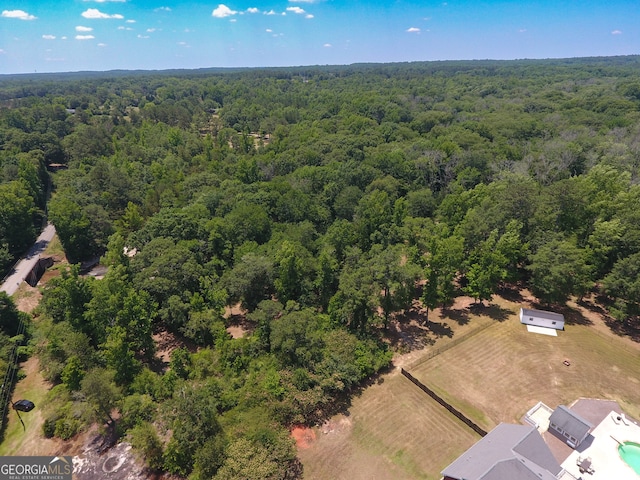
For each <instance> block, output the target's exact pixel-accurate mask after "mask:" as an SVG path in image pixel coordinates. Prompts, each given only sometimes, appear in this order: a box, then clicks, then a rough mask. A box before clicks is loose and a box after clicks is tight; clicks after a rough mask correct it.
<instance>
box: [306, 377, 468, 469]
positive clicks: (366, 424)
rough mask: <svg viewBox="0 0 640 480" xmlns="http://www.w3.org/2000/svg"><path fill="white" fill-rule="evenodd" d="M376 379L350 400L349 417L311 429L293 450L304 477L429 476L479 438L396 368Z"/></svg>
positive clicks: (337, 418) (335, 419) (342, 417)
mask: <svg viewBox="0 0 640 480" xmlns="http://www.w3.org/2000/svg"><path fill="white" fill-rule="evenodd" d="M382 379H383V380H384V382H383V383H381V384H377V385H373V386H371V387H369V388H367V389H366V390H365V391H364V392H363V393H362V395H361V396H360V397H357V398H355V399H353V404H352V407H351V408H350V409H349V411H350V415H349V416H339V417H336V418H334V419H332V421H331V424H332V425H335V427H334V428H335V430H334V431H333V432H330V433H326V434H325V433H322V429H317V433H316V435H317V440H316V442H315V443H314V444H313V445H312V446H311V448H308V449H305V450H299V453H298V454H299V457H300V459H301V460H302V462H303V464H304V466H305V478H308V479H321V480H324V479H326V480H334V479H350V480H359V479H362V480H364V479H372V478H375V479H377V480H387V479H388V480H395V479H398V480H402V479H406V480H410V479H428V480H432V479H433V480H435V479H439V478H440V475H439V472H440V470H441V469H442V467H443V466H444V465H443V462H444V463H445V465H446V463H447V462H449V461H452V460H453V459H455V458H456V457H457V456H458V455H459V453H460V449H463V450H464V449H466V448H468V447H470V446H471V445H472V444H474V443H475V442H476V441H478V440H479V438H480V437H479V436H478V435H476V434H475V433H473V432H472V431H471V430H470V429H469V428H468V427H466V426H465V425H463V424H462V423H461V422H460V421H459V420H457V419H456V418H455V417H453V416H452V415H450V414H449V413H448V412H446V411H445V410H444V409H443V408H442V407H441V406H440V405H439V404H437V403H436V402H435V401H434V400H432V399H430V398H429V397H427V396H426V395H425V394H424V393H423V392H422V391H421V390H420V389H419V388H417V387H416V386H415V385H413V384H412V383H411V382H410V381H409V380H407V379H406V378H405V377H403V376H402V375H400V374H399V373H398V372H397V371H396V372H394V373H392V374H389V375H385V376H383V377H382ZM434 452H436V453H435V454H434Z"/></svg>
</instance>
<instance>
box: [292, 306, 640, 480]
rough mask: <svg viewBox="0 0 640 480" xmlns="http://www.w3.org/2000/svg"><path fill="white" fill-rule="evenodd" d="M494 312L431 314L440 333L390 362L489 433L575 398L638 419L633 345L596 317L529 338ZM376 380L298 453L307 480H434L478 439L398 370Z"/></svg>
mask: <svg viewBox="0 0 640 480" xmlns="http://www.w3.org/2000/svg"><path fill="white" fill-rule="evenodd" d="M493 303H494V304H493V305H492V306H491V307H490V308H482V307H480V308H473V309H469V308H454V309H452V310H450V311H448V312H447V313H446V315H444V316H440V314H439V312H438V313H431V314H430V317H429V318H430V320H432V321H434V322H437V327H438V330H439V331H440V332H442V331H446V332H447V334H446V335H432V334H430V333H429V332H428V331H426V332H425V331H424V330H422V331H420V332H417V333H416V334H415V335H416V336H417V335H426V336H427V337H430V338H427V341H424V342H422V343H423V344H426V345H430V346H428V347H427V348H425V349H423V350H417V351H413V352H412V353H410V354H408V355H406V356H404V357H401V358H399V359H397V360H396V363H397V364H400V365H402V366H404V368H406V369H407V370H409V371H410V372H411V373H412V375H414V376H415V377H416V378H417V379H419V380H420V381H422V382H423V383H425V384H426V385H427V386H429V387H430V388H432V389H433V390H435V391H436V392H437V393H438V394H440V395H441V396H442V397H443V398H445V399H446V400H447V401H449V402H450V403H451V404H452V405H453V406H455V407H456V408H457V409H458V410H460V411H462V412H463V413H465V414H466V415H467V416H468V417H470V418H471V419H472V420H474V421H475V422H476V423H477V424H478V425H480V426H482V427H484V428H485V429H487V430H489V429H491V428H492V427H494V426H495V425H497V424H498V423H500V422H512V423H513V422H515V423H519V421H520V418H521V417H522V416H523V415H524V414H525V413H526V411H527V410H528V409H529V408H530V407H532V406H533V405H535V403H537V402H538V401H543V402H545V403H546V404H547V405H549V406H551V407H555V406H557V405H558V404H561V403H570V402H573V401H574V400H576V399H577V398H579V397H595V398H606V399H612V400H616V401H618V402H619V403H620V405H621V406H622V408H623V409H624V410H625V411H626V412H627V413H628V414H629V415H630V416H632V417H635V418H640V360H639V358H640V356H639V354H640V345H638V344H637V343H634V342H632V341H630V340H629V339H627V338H620V337H617V336H616V335H615V334H613V333H611V332H610V331H609V330H608V329H607V327H606V326H605V325H604V322H603V321H602V319H601V318H599V319H595V318H594V321H593V322H591V321H590V320H589V319H587V318H584V317H583V313H584V314H585V315H586V314H588V312H586V311H585V312H583V313H578V312H576V313H577V315H576V317H579V318H581V319H582V320H584V321H582V322H581V323H583V324H569V325H567V326H566V331H563V332H559V333H558V337H548V336H545V335H537V334H533V333H528V332H527V330H526V327H525V326H523V325H521V324H520V322H519V320H518V317H517V312H518V310H519V308H520V306H521V305H522V303H515V302H512V301H508V300H505V299H504V298H500V297H495V298H494V302H493ZM572 317H573V315H572ZM414 330H415V329H414ZM413 340H414V341H415V342H416V343H419V341H418V340H419V339H417V338H414V339H413ZM434 351H438V352H441V353H439V354H438V355H436V356H433V357H432V355H433V353H432V352H434ZM431 357H432V358H431ZM406 359H409V360H406ZM564 359H569V360H570V361H571V365H570V366H569V367H567V366H565V365H564V364H563V360H564ZM382 379H383V380H384V382H383V383H381V384H377V385H373V386H371V387H369V388H367V389H365V390H364V391H363V392H362V394H361V395H360V396H359V397H356V398H354V399H353V401H352V405H351V407H350V408H349V414H348V416H341V417H336V418H334V419H332V422H331V424H332V425H337V427H336V428H335V429H334V431H332V432H330V433H322V430H323V429H324V430H326V428H324V427H323V428H316V429H315V431H316V441H315V442H314V443H312V444H311V446H310V447H309V448H306V449H303V450H299V457H300V459H301V460H302V462H303V464H304V467H305V478H309V479H319V480H324V479H348V480H356V479H365V478H367V479H368V478H376V479H382V480H386V479H406V480H413V479H429V480H430V479H439V478H440V471H441V470H442V469H443V468H444V467H446V466H447V465H448V464H449V463H450V462H451V461H452V460H454V459H455V458H457V457H458V456H459V455H460V454H461V453H462V452H463V451H464V450H466V449H467V448H468V447H469V446H470V445H471V444H473V443H475V442H476V441H477V440H478V438H479V437H478V436H477V435H476V434H475V433H473V432H472V431H471V430H470V429H469V428H468V427H466V426H464V425H463V424H462V423H461V422H460V421H459V420H457V419H456V418H455V417H453V416H452V415H451V414H450V413H449V412H447V411H446V410H445V409H444V408H443V407H441V406H440V405H438V404H437V403H436V402H435V401H434V400H432V399H431V398H430V397H428V396H427V395H426V394H424V393H423V392H422V391H421V390H419V389H418V388H417V387H416V386H415V385H413V384H412V383H410V382H409V381H408V380H407V379H406V378H404V377H402V376H401V375H400V374H399V373H398V371H397V370H396V371H394V372H393V373H391V374H388V375H385V376H383V377H382ZM329 430H331V428H329Z"/></svg>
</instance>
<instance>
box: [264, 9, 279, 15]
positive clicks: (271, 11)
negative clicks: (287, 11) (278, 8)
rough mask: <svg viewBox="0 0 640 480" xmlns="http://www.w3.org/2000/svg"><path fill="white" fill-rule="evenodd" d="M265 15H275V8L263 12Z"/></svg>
mask: <svg viewBox="0 0 640 480" xmlns="http://www.w3.org/2000/svg"><path fill="white" fill-rule="evenodd" d="M264 14H265V15H277V13H276V12H275V10H269V11H268V12H264Z"/></svg>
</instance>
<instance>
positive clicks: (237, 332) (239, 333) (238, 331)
mask: <svg viewBox="0 0 640 480" xmlns="http://www.w3.org/2000/svg"><path fill="white" fill-rule="evenodd" d="M227 332H229V335H231V337H232V338H242V337H244V336H245V335H246V334H247V330H245V329H244V328H242V326H240V325H231V326H230V327H227Z"/></svg>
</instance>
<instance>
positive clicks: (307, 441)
mask: <svg viewBox="0 0 640 480" xmlns="http://www.w3.org/2000/svg"><path fill="white" fill-rule="evenodd" d="M291 437H292V438H293V439H294V440H295V442H296V446H297V447H298V449H300V450H305V449H307V448H310V447H311V446H312V445H313V444H314V442H315V441H316V432H315V431H314V430H313V428H309V427H302V426H298V427H293V428H292V429H291Z"/></svg>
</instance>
